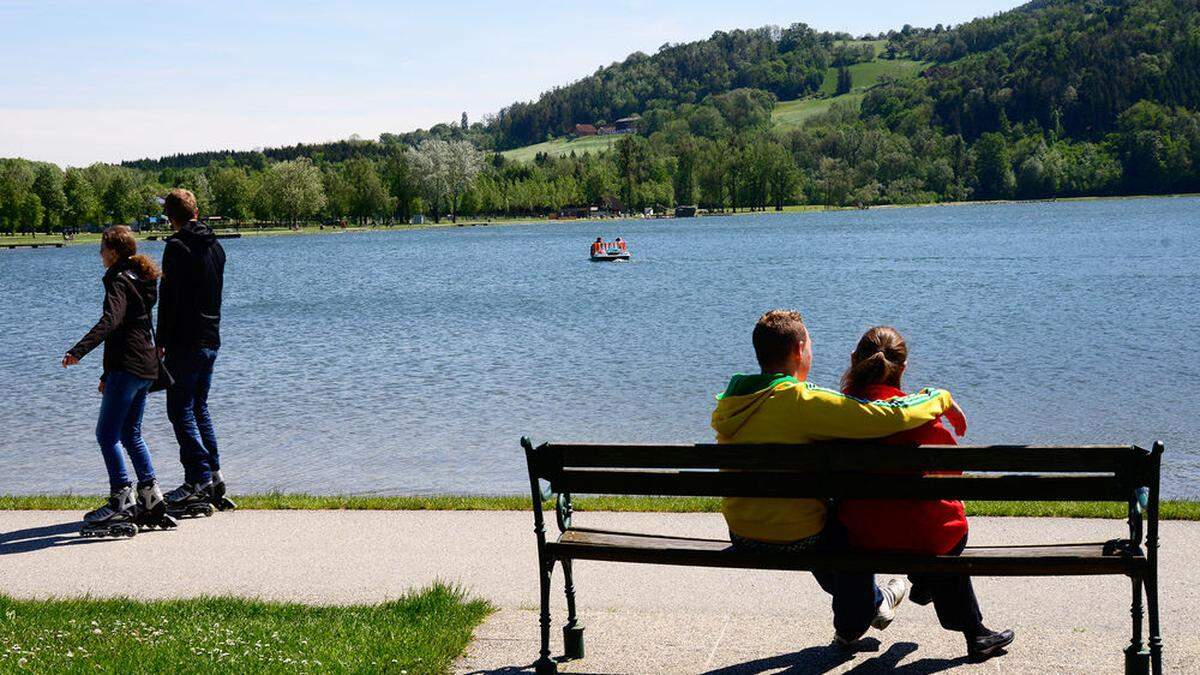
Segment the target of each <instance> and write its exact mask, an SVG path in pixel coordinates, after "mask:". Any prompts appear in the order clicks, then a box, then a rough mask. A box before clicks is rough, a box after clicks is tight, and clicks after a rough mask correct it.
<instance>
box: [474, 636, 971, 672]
mask: <svg viewBox="0 0 1200 675" xmlns="http://www.w3.org/2000/svg"><path fill="white" fill-rule="evenodd" d="M879 649H880V643H879V640H876V639H875V638H864V639H862V640H859V642H858V645H857V646H856V647H855V648H854V649H853V650H852V651H849V652H848V651H846V650H843V649H839V648H837V647H833V646H828V645H826V646H818V647H806V648H804V649H802V650H800V651H798V652H794V653H791V654H780V655H778V656H770V657H766V658H762V659H755V660H753V661H746V662H745V663H738V664H735V665H732V666H725V667H722V668H717V669H715V670H708V671H705V672H704V675H758V674H759V673H766V672H771V673H828V672H830V671H832V670H835V669H837V668H840V667H842V666H845V665H846V664H847V663H849V662H851V661H853V660H855V659H856V658H858V657H859V655H871V656H869V657H868V658H867V659H866V660H864V661H862V662H861V663H858V664H856V665H855V666H854V667H852V668H850V669H849V670H847V671H845V672H846V673H855V674H856V675H868V674H870V673H902V674H903V675H932V674H933V673H940V672H943V671H946V670H950V669H953V668H957V667H958V666H961V665H965V664H967V663H968V659H967V657H966V656H961V657H959V658H956V659H934V658H926V659H918V660H916V661H913V662H912V663H905V664H903V665H901V664H900V662H901V661H903V660H904V659H905V658H906V657H907V656H909V655H910V654H912V653H914V652H916V651H917V644H916V643H915V642H897V643H895V644H893V645H892V646H890V647H888V649H887V651H885V652H883V653H882V654H879V653H878V652H879ZM557 660H558V661H559V662H563V661H562V659H557ZM530 672H533V664H532V663H530V664H529V665H525V666H504V667H502V668H492V669H489V670H475V671H472V672H470V673H468V674H467V675H517V673H530ZM587 672H588V671H581V672H579V673H577V675H586V673H587Z"/></svg>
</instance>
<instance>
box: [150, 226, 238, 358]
mask: <svg viewBox="0 0 1200 675" xmlns="http://www.w3.org/2000/svg"><path fill="white" fill-rule="evenodd" d="M166 243H167V248H166V250H164V251H163V261H162V272H163V276H162V283H161V284H160V286H159V295H160V296H161V298H162V303H161V304H160V305H159V308H158V344H159V345H161V346H163V347H165V348H166V350H167V354H168V355H170V354H171V353H172V352H180V351H189V350H193V349H199V348H207V349H217V348H218V347H220V346H221V291H222V286H223V284H224V276H225V249H223V248H221V243H220V242H218V241H217V237H216V235H214V234H213V231H212V230H210V229H208V226H207V225H203V224H201V223H198V222H196V221H194V220H193V221H192V222H190V223H188V224H186V225H184V226H183V227H181V228H179V231H178V232H176V233H175V234H173V235H171V236H169V237H167V239H166Z"/></svg>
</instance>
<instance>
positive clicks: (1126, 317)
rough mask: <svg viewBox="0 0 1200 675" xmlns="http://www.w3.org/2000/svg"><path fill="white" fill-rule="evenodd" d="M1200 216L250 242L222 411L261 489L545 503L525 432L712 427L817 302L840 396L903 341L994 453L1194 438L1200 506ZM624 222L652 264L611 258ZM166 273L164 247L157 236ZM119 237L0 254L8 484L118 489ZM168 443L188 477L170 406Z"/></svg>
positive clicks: (606, 434)
mask: <svg viewBox="0 0 1200 675" xmlns="http://www.w3.org/2000/svg"><path fill="white" fill-rule="evenodd" d="M1198 232H1200V200H1198V199H1193V198H1179V199H1133V200H1122V201H1115V200H1114V201H1092V202H1075V203H1061V202H1060V203H1031V204H1018V205H972V206H948V207H931V208H912V209H879V210H871V211H861V212H831V213H812V214H789V215H773V214H771V215H764V216H738V217H731V218H709V219H697V220H677V221H657V222H656V221H609V222H603V223H598V222H591V223H562V224H542V225H523V226H505V227H496V226H493V227H486V228H484V227H477V228H450V229H440V230H426V231H410V232H395V233H344V234H329V235H315V236H304V237H270V238H248V239H242V240H236V241H226V242H225V246H226V250H227V251H228V254H229V264H228V268H227V270H226V302H225V313H224V321H223V339H224V346H223V348H222V350H221V353H220V357H219V359H218V361H217V376H216V381H215V384H214V392H213V397H212V401H211V405H212V409H213V414H214V417H215V420H216V424H217V431H218V435H219V437H220V441H221V449H222V455H223V457H224V463H225V474H226V477H227V480H228V481H229V483H230V485H231V488H232V489H233V490H234V491H238V492H245V491H264V490H284V491H304V492H314V493H355V494H408V493H417V494H420V493H519V492H522V491H523V490H525V489H527V487H526V486H527V482H526V480H527V479H526V478H525V473H524V472H525V469H524V458H523V455H522V453H521V451H520V448H519V446H518V438H519V437H520V436H521V435H522V434H529V435H531V436H532V437H533V438H534V439H535V440H537V441H541V440H547V439H552V440H566V439H592V440H606V441H646V442H650V441H688V442H694V441H707V440H711V438H712V433H711V431H710V430H709V427H708V420H709V413H710V411H711V409H712V406H713V396H714V395H715V394H716V393H718V392H719V391H721V390H722V389H723V388H724V386H725V383H726V381H727V379H728V377H729V375H730V374H731V373H733V372H737V371H751V370H754V354H753V349H752V348H751V345H750V329H751V326H752V325H753V322H754V320H755V318H756V317H757V316H758V315H759V314H760V313H761V312H762V311H764V310H765V309H769V308H772V307H777V306H779V307H790V308H796V309H799V310H801V311H802V312H803V313H804V315H805V317H806V320H807V321H808V323H809V325H810V331H811V333H812V336H813V339H814V347H815V353H816V358H815V361H816V362H815V367H814V372H813V378H812V379H813V380H814V381H816V382H818V383H822V384H826V385H830V386H833V385H835V384H836V381H837V377H838V375H839V374H840V372H841V371H842V369H843V368H844V367H845V364H846V361H847V358H848V354H849V352H850V350H851V348H852V347H853V345H854V343H855V341H856V340H857V338H858V336H859V335H860V334H861V332H862V331H863V330H864V329H865V328H867V327H868V326H870V325H873V324H878V323H888V324H892V325H894V326H896V327H898V328H899V329H900V330H901V331H902V332H903V333H904V334H905V336H906V337H907V338H908V340H909V347H910V352H911V354H910V365H909V374H908V375H907V378H906V382H905V384H906V385H907V386H908V387H909V388H913V389H915V388H918V387H920V386H924V385H938V386H944V387H947V388H949V389H950V390H951V391H953V392H954V394H955V396H956V398H957V399H958V400H959V402H960V403H961V404H962V405H963V407H964V408H965V409H966V411H967V414H968V416H969V418H970V422H971V433H970V436H969V437H968V438H967V441H966V442H973V443H999V442H1006V443H1025V442H1043V443H1071V442H1115V443H1138V444H1144V445H1147V446H1148V445H1149V444H1150V443H1151V442H1153V441H1154V440H1155V439H1162V440H1164V441H1165V442H1166V447H1167V457H1166V463H1167V469H1166V490H1167V492H1168V494H1170V495H1173V496H1177V497H1200V423H1198V422H1197V419H1198V417H1197V412H1196V410H1195V409H1193V408H1192V405H1194V404H1193V403H1191V401H1192V399H1193V394H1194V393H1195V392H1194V391H1193V389H1194V388H1195V387H1196V386H1197V384H1198V382H1200V380H1198V376H1200V340H1198V337H1200V320H1198V319H1197V311H1198V309H1200V242H1198V240H1197V237H1196V234H1197V233H1198ZM598 235H604V236H605V237H606V238H613V237H616V236H622V237H624V238H625V239H627V240H628V241H629V242H630V243H631V248H632V251H633V253H634V261H633V262H631V263H627V264H595V263H591V262H589V261H588V260H587V258H586V252H587V248H588V244H589V242H590V241H591V240H592V239H594V238H595V237H596V236H598ZM145 250H148V251H149V252H150V253H151V254H153V255H155V256H156V257H158V256H160V255H161V251H162V246H161V244H147V245H145ZM101 273H102V269H101V266H100V261H99V258H98V256H97V253H96V250H95V249H94V248H93V247H92V246H80V247H72V248H66V249H62V250H41V249H39V250H36V251H31V250H24V251H0V288H2V289H3V297H4V301H3V303H2V304H0V325H2V326H3V330H2V331H0V392H2V393H0V493H41V492H54V493H59V492H67V491H75V492H87V493H98V492H102V491H103V490H104V489H105V486H106V481H105V477H104V470H103V464H102V462H101V459H100V455H99V451H98V449H97V448H96V445H95V441H94V438H93V427H94V425H95V416H96V412H97V408H98V405H99V397H98V395H97V394H96V381H97V378H98V376H99V373H100V353H99V351H97V352H95V353H94V354H92V355H90V356H89V357H88V358H86V359H85V360H84V362H83V364H82V365H81V366H79V367H76V368H73V369H71V370H68V371H64V370H63V369H62V368H60V367H59V365H58V361H59V359H60V357H61V354H62V353H63V352H64V351H65V350H66V349H67V348H68V347H70V346H71V345H72V344H73V343H74V341H75V340H77V339H78V338H79V337H80V336H81V335H83V333H84V332H85V331H86V330H87V329H88V328H89V327H90V326H91V324H92V323H93V322H94V321H95V319H96V318H97V317H98V316H99V311H100V301H101V297H102V288H101V285H100V276H101ZM146 435H147V439H148V441H149V444H150V447H151V450H152V452H153V453H154V457H155V462H156V464H157V468H158V471H159V475H160V479H161V480H162V481H163V482H164V483H165V484H169V485H170V486H173V485H174V484H177V483H178V481H179V480H180V479H181V476H182V472H181V470H180V467H179V464H178V461H177V459H176V457H177V449H176V445H175V442H174V438H173V436H172V434H171V432H170V427H169V425H168V424H167V422H166V414H165V406H164V399H163V396H162V395H161V394H159V395H155V396H153V397H152V400H151V403H150V405H149V408H148V410H147V414H146Z"/></svg>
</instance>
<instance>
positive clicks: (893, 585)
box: [871, 579, 908, 630]
mask: <svg viewBox="0 0 1200 675" xmlns="http://www.w3.org/2000/svg"><path fill="white" fill-rule="evenodd" d="M879 592H880V593H881V594H882V595H883V601H882V602H880V603H879V609H877V610H876V611H875V618H874V619H872V620H871V626H872V627H873V628H878V629H879V630H883V629H885V628H887V627H888V626H890V625H892V620H894V619H895V618H896V608H897V607H899V606H900V603H902V602H904V596H905V594H907V593H908V583H907V582H905V581H904V580H903V579H891V580H889V581H888V582H887V583H886V584H884V585H883V586H882V587H880V589H879Z"/></svg>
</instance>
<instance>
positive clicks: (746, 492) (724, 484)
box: [550, 469, 1129, 501]
mask: <svg viewBox="0 0 1200 675" xmlns="http://www.w3.org/2000/svg"><path fill="white" fill-rule="evenodd" d="M550 485H551V488H552V489H553V490H554V491H555V492H570V493H573V494H628V495H663V496H674V497H693V496H703V497H709V496H711V497H829V498H864V499H865V498H871V499H976V500H1010V499H1016V500H1032V499H1036V500H1050V501H1125V500H1127V499H1128V498H1129V488H1128V487H1127V486H1126V485H1125V483H1124V481H1123V480H1121V479H1120V478H1118V477H1116V476H1112V475H1099V476H1054V475H1028V476H1021V475H1012V476H1001V475H975V476H970V475H968V476H936V477H925V476H911V475H910V476H880V475H879V474H875V473H835V474H819V473H797V472H788V471H724V472H718V471H623V470H622V471H610V470H595V469H564V470H562V471H560V472H558V473H557V474H555V475H553V476H551V477H550Z"/></svg>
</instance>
